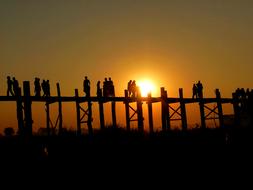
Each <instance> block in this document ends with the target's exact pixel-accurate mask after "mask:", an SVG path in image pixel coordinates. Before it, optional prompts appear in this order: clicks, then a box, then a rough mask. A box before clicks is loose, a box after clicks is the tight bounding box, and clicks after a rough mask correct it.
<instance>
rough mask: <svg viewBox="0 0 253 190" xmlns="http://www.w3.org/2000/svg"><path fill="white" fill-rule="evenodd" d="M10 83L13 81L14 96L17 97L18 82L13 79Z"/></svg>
mask: <svg viewBox="0 0 253 190" xmlns="http://www.w3.org/2000/svg"><path fill="white" fill-rule="evenodd" d="M12 81H13V91H14V96H17V95H18V88H19V84H18V80H16V78H15V77H13V78H12Z"/></svg>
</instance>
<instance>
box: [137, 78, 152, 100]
mask: <svg viewBox="0 0 253 190" xmlns="http://www.w3.org/2000/svg"><path fill="white" fill-rule="evenodd" d="M137 86H139V87H140V90H141V96H143V97H146V96H148V93H150V92H154V90H155V85H154V84H153V82H151V81H150V80H141V81H137Z"/></svg>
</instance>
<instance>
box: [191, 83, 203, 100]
mask: <svg viewBox="0 0 253 190" xmlns="http://www.w3.org/2000/svg"><path fill="white" fill-rule="evenodd" d="M192 98H203V85H202V83H201V82H200V81H198V82H197V83H196V84H195V83H194V84H193V87H192Z"/></svg>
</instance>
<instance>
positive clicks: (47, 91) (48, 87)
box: [46, 80, 51, 97]
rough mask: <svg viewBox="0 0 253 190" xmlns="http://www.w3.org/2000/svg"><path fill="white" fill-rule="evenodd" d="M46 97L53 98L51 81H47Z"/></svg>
mask: <svg viewBox="0 0 253 190" xmlns="http://www.w3.org/2000/svg"><path fill="white" fill-rule="evenodd" d="M46 96H47V97H49V96H51V92H50V84H49V80H47V81H46Z"/></svg>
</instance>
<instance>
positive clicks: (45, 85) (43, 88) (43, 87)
mask: <svg viewBox="0 0 253 190" xmlns="http://www.w3.org/2000/svg"><path fill="white" fill-rule="evenodd" d="M41 88H42V91H43V95H42V96H43V97H44V96H46V94H47V89H46V88H47V84H46V81H45V80H43V81H42V83H41Z"/></svg>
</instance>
